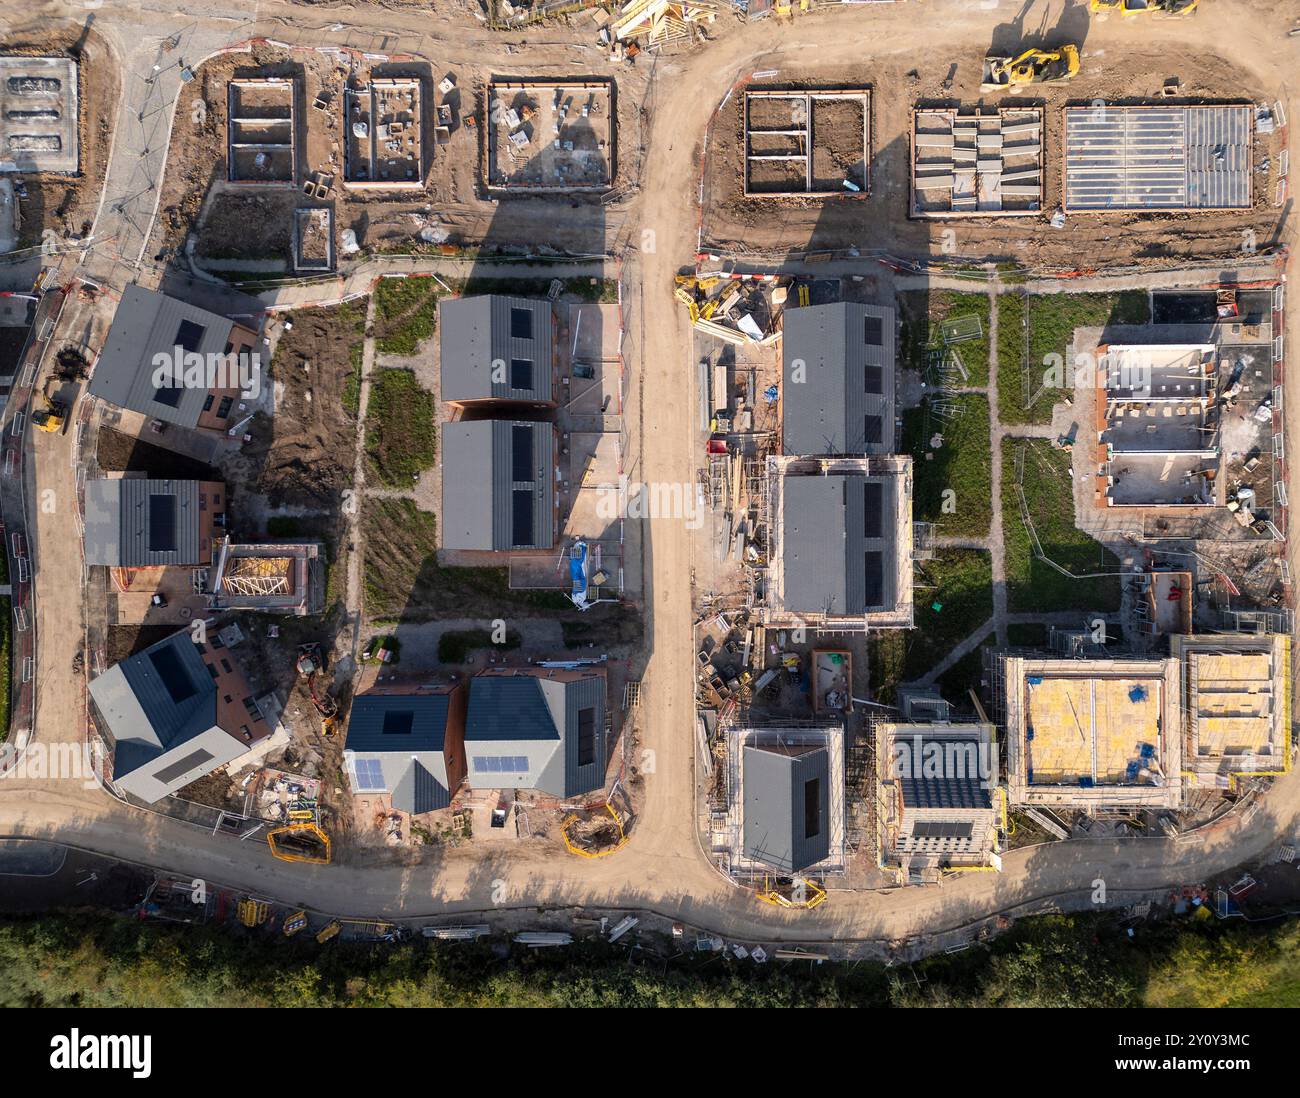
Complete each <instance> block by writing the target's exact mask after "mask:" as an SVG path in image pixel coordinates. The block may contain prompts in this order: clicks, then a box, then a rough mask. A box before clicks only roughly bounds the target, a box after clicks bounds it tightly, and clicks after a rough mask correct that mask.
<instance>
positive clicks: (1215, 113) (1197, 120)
mask: <svg viewBox="0 0 1300 1098" xmlns="http://www.w3.org/2000/svg"><path fill="white" fill-rule="evenodd" d="M1251 114H1252V108H1251V107H1249V106H1179V107H1165V106H1151V107H1143V106H1126V107H1117V106H1110V105H1104V106H1102V105H1098V106H1095V107H1094V106H1089V107H1066V108H1065V203H1064V204H1065V208H1066V209H1070V210H1160V209H1164V210H1168V209H1246V208H1249V206H1250V204H1251V169H1252V163H1251Z"/></svg>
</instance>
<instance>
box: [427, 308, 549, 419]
mask: <svg viewBox="0 0 1300 1098" xmlns="http://www.w3.org/2000/svg"><path fill="white" fill-rule="evenodd" d="M512 310H522V311H523V312H525V313H527V314H528V315H529V317H530V319H531V326H532V334H531V336H530V337H523V336H515V335H512V328H511V311H512ZM438 349H439V356H440V361H441V370H442V399H443V400H456V401H461V400H488V399H496V400H516V401H549V400H552V399H553V390H552V384H551V373H552V367H553V360H554V354H553V337H552V309H551V303H550V302H549V301H536V300H533V299H532V298H526V297H505V296H501V295H497V294H492V295H488V296H484V297H455V298H446V299H444V300H442V301H440V302H439V303H438ZM515 360H520V361H527V362H531V363H532V378H531V384H529V385H528V386H525V387H516V386H515V385H514V384H513V383H512V382H513V376H512V375H513V371H512V369H511V364H512V363H513V362H514V361H515ZM494 362H496V363H498V364H500V366H499V372H498V376H497V377H496V378H495V379H494V376H493V369H492V364H493V363H494Z"/></svg>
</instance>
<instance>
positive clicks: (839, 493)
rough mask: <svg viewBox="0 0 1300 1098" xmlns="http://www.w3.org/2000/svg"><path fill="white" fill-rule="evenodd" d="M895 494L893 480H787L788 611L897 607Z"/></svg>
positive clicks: (784, 560) (840, 612) (784, 550)
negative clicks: (869, 498)
mask: <svg viewBox="0 0 1300 1098" xmlns="http://www.w3.org/2000/svg"><path fill="white" fill-rule="evenodd" d="M897 492H898V486H897V485H896V484H895V483H894V480H893V478H892V477H869V476H827V477H821V476H788V477H786V478H785V479H784V481H783V483H782V488H781V495H782V503H781V566H782V605H783V606H784V607H785V609H787V610H790V611H793V612H796V613H806V614H830V615H833V616H836V617H843V616H846V615H856V614H862V613H865V612H867V611H870V610H873V609H881V608H886V607H891V606H893V605H894V604H895V602H896V601H897V597H898V596H897V592H896V591H895V589H894V588H895V580H894V558H895V554H896V552H897V546H896V545H895V543H894V535H895V513H896V511H897V500H896V494H897ZM868 494H870V495H871V497H872V498H871V500H870V501H868V498H867V497H868ZM868 531H870V533H868ZM876 554H878V556H876Z"/></svg>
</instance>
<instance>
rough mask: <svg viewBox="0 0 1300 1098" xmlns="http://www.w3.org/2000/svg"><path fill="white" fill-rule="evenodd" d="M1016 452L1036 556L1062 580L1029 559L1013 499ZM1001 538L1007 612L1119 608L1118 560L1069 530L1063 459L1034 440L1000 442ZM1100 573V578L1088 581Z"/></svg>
mask: <svg viewBox="0 0 1300 1098" xmlns="http://www.w3.org/2000/svg"><path fill="white" fill-rule="evenodd" d="M1022 448H1023V449H1024V452H1025V457H1024V497H1025V502H1026V505H1027V506H1028V508H1029V516H1030V519H1031V521H1032V522H1033V524H1034V530H1035V532H1036V533H1037V535H1038V541H1039V544H1041V545H1042V547H1043V553H1044V554H1045V555H1046V556H1048V557H1050V558H1051V559H1052V560H1053V561H1055V562H1056V563H1057V564H1058V565H1060V566H1061V567H1062V568H1064V569H1066V570H1067V571H1068V572H1069V573H1071V574H1069V575H1063V574H1062V573H1061V572H1059V571H1058V570H1057V569H1055V568H1053V567H1052V566H1051V565H1049V564H1047V563H1046V562H1045V561H1043V560H1041V559H1040V558H1039V557H1037V556H1036V555H1035V552H1034V544H1033V540H1032V539H1031V538H1030V536H1029V531H1028V529H1026V527H1025V523H1024V521H1023V519H1022V518H1021V514H1020V501H1019V498H1018V496H1017V494H1016V454H1017V451H1018V450H1020V449H1022ZM1002 524H1003V530H1002V538H1003V542H1004V544H1005V547H1006V568H1007V606H1008V609H1009V610H1010V611H1011V612H1012V613H1020V612H1032V611H1035V610H1041V609H1042V608H1043V607H1051V608H1052V609H1053V610H1100V611H1109V610H1117V609H1119V600H1120V583H1119V574H1118V569H1119V560H1118V559H1117V558H1116V556H1115V555H1114V554H1113V553H1112V552H1111V551H1110V550H1109V549H1107V548H1106V547H1105V546H1104V545H1102V544H1101V543H1100V542H1097V541H1094V540H1093V539H1092V538H1091V537H1089V536H1088V535H1087V534H1085V533H1084V532H1083V531H1082V530H1080V529H1079V528H1078V527H1077V526H1075V524H1074V485H1073V481H1072V479H1071V466H1070V455H1069V454H1067V453H1066V452H1065V451H1064V450H1058V449H1056V448H1055V447H1053V446H1050V445H1049V444H1048V443H1046V442H1043V441H1042V440H1039V439H1005V440H1004V441H1003V443H1002ZM1097 572H1105V573H1109V574H1107V575H1090V573H1097Z"/></svg>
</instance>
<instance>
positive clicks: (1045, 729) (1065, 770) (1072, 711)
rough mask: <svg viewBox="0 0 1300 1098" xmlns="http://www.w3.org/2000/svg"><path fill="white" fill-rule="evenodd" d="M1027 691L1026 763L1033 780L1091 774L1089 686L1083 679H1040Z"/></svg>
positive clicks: (1053, 781)
mask: <svg viewBox="0 0 1300 1098" xmlns="http://www.w3.org/2000/svg"><path fill="white" fill-rule="evenodd" d="M1026 689H1027V690H1028V693H1029V700H1028V707H1027V708H1028V713H1029V727H1030V728H1032V729H1033V732H1034V738H1033V739H1032V740H1031V741H1030V742H1029V744H1028V752H1027V754H1028V758H1029V766H1030V768H1031V769H1032V770H1033V772H1034V783H1035V784H1058V783H1073V782H1077V781H1078V780H1079V778H1081V777H1085V776H1091V774H1092V730H1091V721H1092V718H1091V714H1092V689H1091V684H1090V682H1089V681H1088V680H1087V679H1044V680H1043V681H1042V682H1041V683H1038V684H1037V685H1034V686H1028V687H1027V688H1026Z"/></svg>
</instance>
